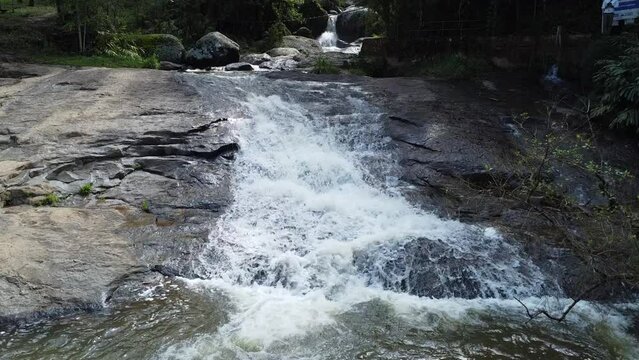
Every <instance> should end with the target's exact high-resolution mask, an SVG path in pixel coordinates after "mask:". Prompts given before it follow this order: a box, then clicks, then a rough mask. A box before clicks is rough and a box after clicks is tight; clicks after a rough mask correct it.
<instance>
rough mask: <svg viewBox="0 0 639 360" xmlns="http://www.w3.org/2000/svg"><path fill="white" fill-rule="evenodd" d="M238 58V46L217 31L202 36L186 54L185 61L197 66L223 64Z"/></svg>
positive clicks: (230, 62)
mask: <svg viewBox="0 0 639 360" xmlns="http://www.w3.org/2000/svg"><path fill="white" fill-rule="evenodd" d="M239 60H240V46H239V45H238V44H237V43H236V42H235V41H233V40H231V39H229V38H228V37H226V36H225V35H223V34H222V33H219V32H212V33H209V34H207V35H205V36H203V37H202V38H201V39H200V40H198V41H197V42H196V43H195V46H194V47H193V48H192V49H191V50H189V52H188V53H187V54H186V63H187V64H189V65H191V66H194V67H197V68H209V67H213V66H225V65H228V64H232V63H235V62H238V61H239Z"/></svg>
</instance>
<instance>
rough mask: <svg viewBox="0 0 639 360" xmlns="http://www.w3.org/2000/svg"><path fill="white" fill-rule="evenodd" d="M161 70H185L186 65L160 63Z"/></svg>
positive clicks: (167, 62) (168, 62)
mask: <svg viewBox="0 0 639 360" xmlns="http://www.w3.org/2000/svg"><path fill="white" fill-rule="evenodd" d="M160 70H167V71H175V70H184V65H180V64H176V63H173V62H170V61H160Z"/></svg>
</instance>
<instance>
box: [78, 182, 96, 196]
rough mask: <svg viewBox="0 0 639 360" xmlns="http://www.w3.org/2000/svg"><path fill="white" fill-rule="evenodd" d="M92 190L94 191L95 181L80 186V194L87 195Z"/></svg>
mask: <svg viewBox="0 0 639 360" xmlns="http://www.w3.org/2000/svg"><path fill="white" fill-rule="evenodd" d="M92 191H93V183H87V184H84V185H82V187H81V188H80V191H79V194H80V195H82V196H84V197H87V196H89V195H91V192H92Z"/></svg>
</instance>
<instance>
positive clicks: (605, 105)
mask: <svg viewBox="0 0 639 360" xmlns="http://www.w3.org/2000/svg"><path fill="white" fill-rule="evenodd" d="M601 66H602V67H601V69H600V70H599V71H598V72H597V73H596V74H595V77H594V82H595V86H596V90H597V92H598V94H599V103H598V105H597V107H596V108H595V110H594V112H593V115H594V116H596V117H609V118H611V122H610V126H611V127H627V128H632V129H634V130H635V131H637V132H639V44H635V45H633V46H631V47H630V48H629V49H627V50H626V52H625V54H624V55H622V56H620V57H619V58H618V59H616V60H605V61H602V62H601Z"/></svg>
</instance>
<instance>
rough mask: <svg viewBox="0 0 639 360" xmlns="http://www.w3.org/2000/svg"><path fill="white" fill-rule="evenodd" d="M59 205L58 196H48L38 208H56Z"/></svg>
mask: <svg viewBox="0 0 639 360" xmlns="http://www.w3.org/2000/svg"><path fill="white" fill-rule="evenodd" d="M59 203H60V197H59V196H58V194H54V193H51V194H48V195H47V196H46V197H45V198H44V199H43V200H42V201H40V203H39V204H38V205H39V206H56V205H58V204H59Z"/></svg>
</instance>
